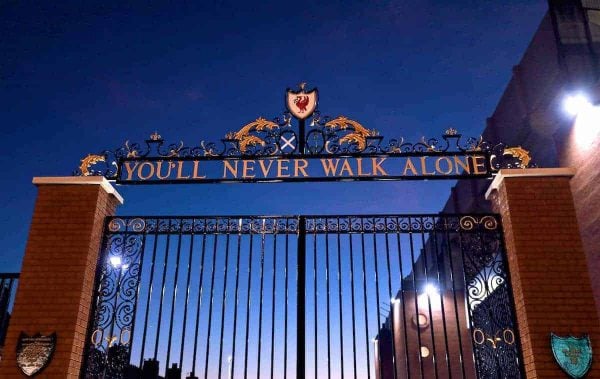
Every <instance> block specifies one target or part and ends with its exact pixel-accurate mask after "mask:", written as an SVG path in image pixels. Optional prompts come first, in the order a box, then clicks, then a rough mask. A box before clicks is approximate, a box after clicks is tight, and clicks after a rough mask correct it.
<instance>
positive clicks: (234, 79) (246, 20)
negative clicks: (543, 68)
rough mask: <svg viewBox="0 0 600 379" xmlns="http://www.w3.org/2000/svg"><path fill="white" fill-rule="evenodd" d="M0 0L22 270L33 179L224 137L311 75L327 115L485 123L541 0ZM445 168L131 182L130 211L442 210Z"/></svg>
mask: <svg viewBox="0 0 600 379" xmlns="http://www.w3.org/2000/svg"><path fill="white" fill-rule="evenodd" d="M53 3H55V2H42V3H40V2H33V1H3V2H2V3H1V4H0V51H1V56H0V57H1V59H0V125H2V137H3V139H4V148H3V154H2V155H1V157H0V164H1V167H2V168H3V175H2V177H1V179H0V180H1V181H2V191H1V192H0V206H1V209H2V211H1V212H0V222H1V225H2V232H0V246H2V248H1V249H0V271H19V267H20V265H21V259H22V256H23V251H24V249H25V243H26V238H27V234H28V229H29V224H30V220H31V215H32V211H33V206H34V201H35V197H36V189H35V187H34V186H33V185H32V184H31V179H32V177H34V176H68V175H70V174H71V172H72V171H73V170H74V169H75V168H77V166H78V164H79V160H80V159H81V158H82V157H84V156H85V155H86V154H88V153H90V152H98V151H101V150H103V149H109V148H116V147H118V146H120V145H121V144H122V143H123V142H124V141H125V140H128V139H129V140H132V141H137V142H142V141H143V140H144V139H146V138H147V137H148V136H149V134H150V133H151V132H153V131H154V130H157V131H158V132H159V133H160V134H161V135H162V136H163V137H164V138H165V139H166V140H167V141H170V142H171V141H172V142H178V141H179V140H183V141H184V142H185V143H186V145H197V144H199V142H200V141H201V140H207V141H208V140H212V141H215V140H218V139H219V138H221V137H223V136H224V134H225V133H226V132H228V131H236V130H238V129H239V128H240V127H241V126H242V125H244V124H245V123H247V122H249V121H251V120H254V119H256V118H257V117H258V116H264V117H267V118H273V117H275V116H278V115H279V114H280V113H281V111H283V110H284V103H283V95H284V90H285V88H286V87H292V86H295V85H296V84H297V83H299V82H300V81H306V82H308V83H309V87H312V86H317V87H318V88H319V94H320V102H319V109H320V110H321V112H322V113H323V114H327V115H331V116H338V115H345V116H348V117H350V118H353V119H355V120H357V121H359V122H361V123H362V124H363V125H365V126H366V127H367V128H370V129H373V128H374V129H377V130H379V131H380V132H381V134H382V135H383V136H386V137H400V136H402V137H405V138H406V139H408V140H411V141H417V140H418V139H420V138H421V136H423V135H425V136H428V137H434V136H436V137H437V136H439V135H441V133H442V132H443V131H444V130H445V129H446V128H447V127H448V126H454V127H455V128H457V129H458V130H459V131H461V132H463V134H466V135H473V136H477V135H479V133H481V131H482V130H483V127H484V125H485V119H486V117H487V116H489V115H490V114H491V113H492V111H493V109H494V107H495V104H496V103H497V101H498V99H499V98H500V95H501V94H502V91H503V89H504V87H505V85H506V83H507V82H508V80H509V78H510V75H511V67H512V66H513V65H514V64H516V63H517V62H518V61H519V59H520V57H521V55H522V54H523V52H524V51H525V49H526V47H527V44H528V42H529V40H530V39H531V37H532V35H533V33H534V31H535V29H536V28H537V26H538V24H539V22H540V21H541V19H542V17H543V15H544V12H545V10H546V7H547V6H546V2H545V1H541V0H540V1H522V2H521V1H505V2H481V1H452V2H447V1H438V2H435V1H419V2H394V1H375V2H369V3H366V2H349V1H336V2H328V3H327V5H325V4H318V3H316V2H315V3H311V2H297V3H286V4H284V3H283V2H279V1H278V2H249V1H246V2H240V3H234V2H222V1H212V2H196V4H195V5H190V4H187V5H183V3H180V5H173V4H171V3H169V4H167V3H166V2H161V3H160V4H158V2H157V3H156V4H153V5H151V6H149V5H122V4H120V3H122V2H113V4H114V5H107V4H102V3H100V5H92V3H89V2H86V5H82V3H81V2H64V1H61V2H56V3H60V4H59V5H57V4H53ZM451 185H452V182H450V181H446V182H441V181H438V182H379V183H312V184H294V183H291V184H253V185H248V184H217V185H177V186H174V185H171V186H164V185H163V186H145V187H143V186H131V187H120V188H119V189H118V190H119V192H120V193H121V194H122V195H123V196H124V198H125V205H124V206H122V207H121V208H120V209H119V213H120V214H123V215H133V214H141V215H149V214H186V215H201V214H299V213H309V214H310V213H328V214H331V213H333V214H335V213H370V212H383V213H390V212H393V213H407V212H437V211H439V210H440V209H441V207H442V206H443V204H444V203H445V201H446V199H447V196H448V188H449V187H450V186H451Z"/></svg>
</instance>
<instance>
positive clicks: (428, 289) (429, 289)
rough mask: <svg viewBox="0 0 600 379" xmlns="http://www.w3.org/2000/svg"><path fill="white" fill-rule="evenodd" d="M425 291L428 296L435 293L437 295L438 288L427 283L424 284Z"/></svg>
mask: <svg viewBox="0 0 600 379" xmlns="http://www.w3.org/2000/svg"><path fill="white" fill-rule="evenodd" d="M425 293H426V294H427V295H428V296H437V295H439V291H438V288H437V287H436V286H434V285H433V284H427V285H426V286H425Z"/></svg>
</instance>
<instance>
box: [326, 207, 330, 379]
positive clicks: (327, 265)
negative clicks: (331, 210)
mask: <svg viewBox="0 0 600 379" xmlns="http://www.w3.org/2000/svg"><path fill="white" fill-rule="evenodd" d="M328 222H329V219H327V218H326V219H325V221H324V223H325V285H326V288H327V292H326V296H327V298H326V304H327V306H326V308H325V314H326V315H327V377H328V378H331V316H330V312H329V308H330V300H329V297H330V286H329V233H328V232H329V230H328V227H329V225H328Z"/></svg>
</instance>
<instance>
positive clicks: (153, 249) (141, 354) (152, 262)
mask: <svg viewBox="0 0 600 379" xmlns="http://www.w3.org/2000/svg"><path fill="white" fill-rule="evenodd" d="M157 242H158V219H157V220H156V230H155V231H154V243H153V247H152V261H151V262H150V288H149V289H148V296H147V297H146V314H145V315H144V333H143V335H142V351H141V353H140V366H139V367H140V368H141V367H142V365H143V363H144V350H145V348H146V332H147V331H148V314H149V313H150V301H151V300H152V290H153V282H154V261H155V260H156V247H157Z"/></svg>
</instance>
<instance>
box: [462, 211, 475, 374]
mask: <svg viewBox="0 0 600 379" xmlns="http://www.w3.org/2000/svg"><path fill="white" fill-rule="evenodd" d="M459 224H460V222H459ZM463 234H464V233H463V231H462V228H461V227H460V226H459V231H458V236H459V238H458V241H459V249H460V255H461V258H462V274H463V283H464V284H465V307H466V309H465V311H466V316H467V320H468V324H469V325H468V329H473V318H472V315H471V301H470V299H469V289H468V288H467V287H468V285H469V283H468V281H467V273H466V265H467V264H466V259H465V250H464V247H463ZM469 339H470V341H471V351H472V355H471V358H472V359H473V367H475V371H477V359H476V358H475V343H474V341H473V338H469ZM477 374H478V373H477V372H476V373H475V375H477Z"/></svg>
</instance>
